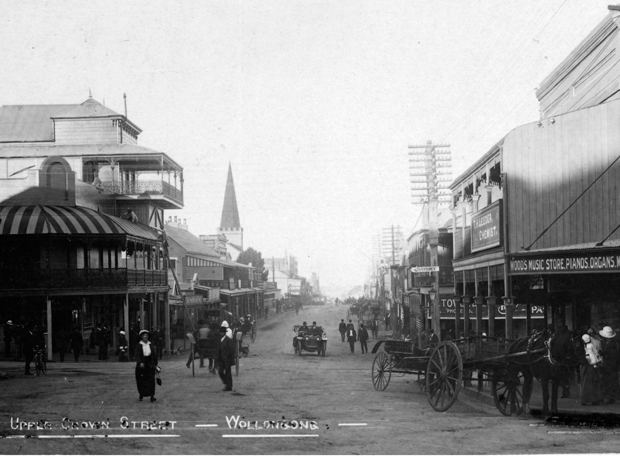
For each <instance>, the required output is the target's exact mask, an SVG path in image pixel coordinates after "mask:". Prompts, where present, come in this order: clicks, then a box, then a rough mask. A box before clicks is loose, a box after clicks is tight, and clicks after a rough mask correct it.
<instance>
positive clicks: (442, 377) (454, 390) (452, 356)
mask: <svg viewBox="0 0 620 460" xmlns="http://www.w3.org/2000/svg"><path fill="white" fill-rule="evenodd" d="M462 384H463V359H462V358H461V352H460V351H459V349H458V348H457V347H456V345H455V344H454V343H452V342H441V343H440V344H439V345H437V348H435V350H433V354H431V357H430V359H429V361H428V366H427V368H426V396H427V397H428V402H429V403H430V404H431V407H432V408H433V409H435V410H436V411H437V412H445V411H447V410H448V409H450V407H452V404H454V402H455V401H456V399H457V398H458V396H459V391H461V386H462Z"/></svg>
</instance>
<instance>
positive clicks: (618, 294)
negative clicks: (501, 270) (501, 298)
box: [509, 242, 620, 332]
mask: <svg viewBox="0 0 620 460" xmlns="http://www.w3.org/2000/svg"><path fill="white" fill-rule="evenodd" d="M616 243H617V242H616ZM509 267H510V276H511V280H512V292H513V296H514V297H515V303H524V304H527V305H538V306H541V308H542V309H543V326H544V327H547V328H549V329H554V328H555V327H557V326H558V325H566V326H567V327H568V328H569V330H571V331H576V332H585V331H586V330H587V329H588V328H589V327H593V328H594V329H595V330H601V329H602V328H603V327H604V326H611V327H612V328H613V329H616V330H617V329H618V328H620V247H611V245H609V246H607V247H600V248H595V245H594V244H590V245H580V246H579V247H566V248H561V249H558V250H555V251H532V252H529V253H527V254H513V255H511V256H510V257H509ZM534 328H536V327H535V324H534V323H532V326H531V327H530V328H529V329H528V332H531V330H532V329H534Z"/></svg>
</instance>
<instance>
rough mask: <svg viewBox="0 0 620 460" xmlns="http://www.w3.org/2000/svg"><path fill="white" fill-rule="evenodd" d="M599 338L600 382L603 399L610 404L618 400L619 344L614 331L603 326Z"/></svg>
mask: <svg viewBox="0 0 620 460" xmlns="http://www.w3.org/2000/svg"><path fill="white" fill-rule="evenodd" d="M599 335H600V336H601V346H602V351H601V355H602V356H603V365H602V366H601V380H602V384H603V398H605V399H606V400H607V402H609V403H610V404H613V403H614V402H616V401H618V400H620V382H618V367H619V366H618V365H619V364H620V363H619V362H618V361H619V359H620V342H618V337H617V334H616V333H615V332H614V330H613V329H612V328H611V327H609V326H605V327H604V328H603V330H601V331H599Z"/></svg>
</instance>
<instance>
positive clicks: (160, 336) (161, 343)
mask: <svg viewBox="0 0 620 460" xmlns="http://www.w3.org/2000/svg"><path fill="white" fill-rule="evenodd" d="M155 346H156V347H157V353H158V355H157V359H163V357H164V348H166V330H165V329H159V328H158V329H157V340H156V341H155Z"/></svg>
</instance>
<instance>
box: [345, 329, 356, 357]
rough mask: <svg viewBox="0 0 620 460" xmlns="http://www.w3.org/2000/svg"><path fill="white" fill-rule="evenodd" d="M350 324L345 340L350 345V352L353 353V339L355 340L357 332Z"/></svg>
mask: <svg viewBox="0 0 620 460" xmlns="http://www.w3.org/2000/svg"><path fill="white" fill-rule="evenodd" d="M350 325H351V327H350V328H348V330H347V342H349V346H350V347H351V353H355V341H356V340H357V334H356V333H355V327H353V323H351V324H350Z"/></svg>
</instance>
